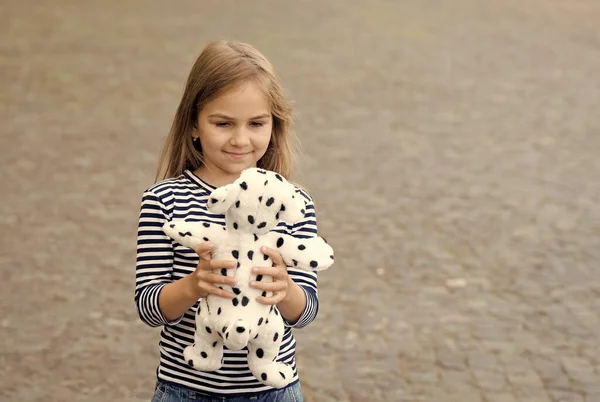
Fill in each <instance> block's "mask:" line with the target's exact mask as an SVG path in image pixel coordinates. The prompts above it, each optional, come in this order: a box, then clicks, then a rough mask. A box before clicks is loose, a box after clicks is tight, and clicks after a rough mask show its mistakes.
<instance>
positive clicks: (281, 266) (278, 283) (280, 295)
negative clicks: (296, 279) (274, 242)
mask: <svg viewBox="0 0 600 402" xmlns="http://www.w3.org/2000/svg"><path fill="white" fill-rule="evenodd" d="M260 251H261V252H262V253H263V254H265V255H267V256H269V258H270V259H271V260H272V261H273V263H274V266H273V267H254V268H252V273H253V274H255V275H267V276H272V277H273V282H260V281H251V282H250V287H251V288H254V289H259V290H265V291H267V292H273V296H271V297H263V296H258V297H257V298H256V301H258V302H259V303H261V304H268V305H271V304H277V303H279V302H281V301H282V300H283V299H285V297H286V296H287V294H288V289H289V287H290V281H291V280H292V279H291V278H290V277H289V276H288V272H287V266H286V265H285V262H284V261H283V257H281V254H279V252H277V251H276V250H273V249H272V248H268V247H261V249H260Z"/></svg>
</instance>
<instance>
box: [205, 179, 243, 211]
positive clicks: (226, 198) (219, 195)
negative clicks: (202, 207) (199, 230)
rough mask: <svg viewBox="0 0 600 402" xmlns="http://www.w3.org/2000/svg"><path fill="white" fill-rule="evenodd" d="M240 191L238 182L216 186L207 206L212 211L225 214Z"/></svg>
mask: <svg viewBox="0 0 600 402" xmlns="http://www.w3.org/2000/svg"><path fill="white" fill-rule="evenodd" d="M239 193H240V186H239V185H238V184H237V183H231V184H227V185H225V186H222V187H219V188H216V189H214V190H213V192H212V193H210V196H209V197H208V203H207V204H206V208H207V209H208V210H209V211H210V212H214V213H217V214H223V213H225V211H227V210H228V209H229V207H230V206H231V205H232V204H233V202H234V201H235V200H236V199H237V196H238V194H239Z"/></svg>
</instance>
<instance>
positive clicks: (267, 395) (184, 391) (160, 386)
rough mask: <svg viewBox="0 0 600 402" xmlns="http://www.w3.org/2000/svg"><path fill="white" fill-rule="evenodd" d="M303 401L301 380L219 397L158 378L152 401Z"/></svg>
mask: <svg viewBox="0 0 600 402" xmlns="http://www.w3.org/2000/svg"><path fill="white" fill-rule="evenodd" d="M248 401H252V402H303V399H302V390H301V388H300V382H299V381H297V382H296V383H295V384H291V385H288V386H287V387H285V388H281V389H273V390H271V391H266V392H261V393H259V394H256V395H248V396H229V397H227V396H226V397H218V396H208V395H204V394H202V393H201V392H199V391H194V390H191V389H188V388H185V387H181V386H177V385H174V384H170V383H166V382H164V381H161V380H158V381H157V383H156V390H155V391H154V395H153V396H152V401H151V402H248Z"/></svg>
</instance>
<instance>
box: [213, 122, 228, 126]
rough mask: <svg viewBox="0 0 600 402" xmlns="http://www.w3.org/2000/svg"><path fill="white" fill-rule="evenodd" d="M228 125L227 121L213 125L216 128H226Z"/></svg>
mask: <svg viewBox="0 0 600 402" xmlns="http://www.w3.org/2000/svg"><path fill="white" fill-rule="evenodd" d="M229 124H230V123H229V122H228V121H219V122H217V123H215V125H216V126H217V127H227V126H229Z"/></svg>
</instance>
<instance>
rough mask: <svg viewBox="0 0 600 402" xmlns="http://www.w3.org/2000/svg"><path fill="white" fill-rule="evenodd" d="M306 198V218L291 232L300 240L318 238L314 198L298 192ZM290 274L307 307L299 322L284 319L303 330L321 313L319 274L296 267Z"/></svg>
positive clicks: (289, 270)
mask: <svg viewBox="0 0 600 402" xmlns="http://www.w3.org/2000/svg"><path fill="white" fill-rule="evenodd" d="M297 192H298V193H300V194H301V195H302V196H303V197H305V198H306V202H307V204H306V208H305V212H304V217H303V218H302V219H301V220H300V221H298V222H296V224H294V226H293V227H292V230H291V233H290V234H291V235H292V236H294V237H296V238H299V239H307V238H310V237H315V236H317V218H316V213H315V206H314V203H313V200H312V198H311V197H310V195H308V193H306V192H305V191H304V190H302V189H298V190H297ZM288 274H289V276H290V278H292V280H293V281H294V282H295V283H296V284H298V285H299V286H300V288H301V289H302V290H303V291H304V294H305V295H306V306H305V307H304V310H303V311H302V314H300V318H298V321H296V322H295V323H293V324H291V323H289V322H288V321H287V320H285V319H284V324H285V326H286V327H291V328H302V327H305V326H307V325H308V324H310V323H311V322H312V321H314V319H315V318H316V317H317V313H318V312H319V298H318V295H317V273H316V272H308V271H304V270H301V269H297V268H294V267H288Z"/></svg>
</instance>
